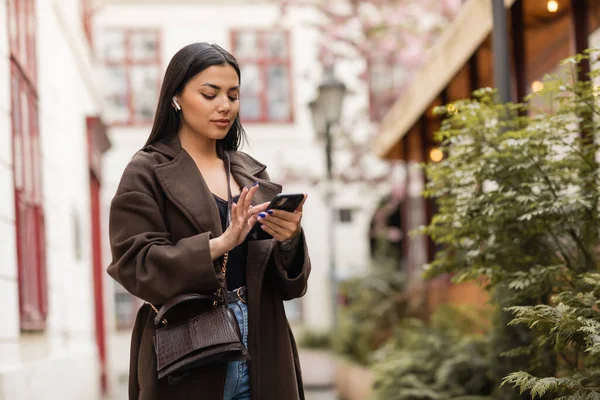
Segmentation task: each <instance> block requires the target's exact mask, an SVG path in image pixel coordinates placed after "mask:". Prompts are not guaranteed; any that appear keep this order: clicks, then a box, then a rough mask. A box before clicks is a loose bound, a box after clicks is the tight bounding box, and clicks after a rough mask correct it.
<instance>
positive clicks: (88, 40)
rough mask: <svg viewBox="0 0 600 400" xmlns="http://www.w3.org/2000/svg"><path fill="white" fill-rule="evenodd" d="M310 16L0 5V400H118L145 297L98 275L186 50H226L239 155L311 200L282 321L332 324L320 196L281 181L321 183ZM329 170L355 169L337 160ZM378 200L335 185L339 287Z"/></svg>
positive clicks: (360, 87)
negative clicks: (238, 119) (110, 231)
mask: <svg viewBox="0 0 600 400" xmlns="http://www.w3.org/2000/svg"><path fill="white" fill-rule="evenodd" d="M92 17H93V18H92ZM314 17H315V16H314V14H313V13H312V12H311V11H310V10H307V9H302V10H301V9H294V10H292V12H291V13H290V14H289V17H288V18H286V19H285V20H283V21H281V20H280V15H279V8H278V6H277V3H273V2H266V1H265V2H250V1H244V0H237V1H233V0H231V1H226V2H221V3H218V4H217V3H216V2H215V3H212V2H208V1H206V2H202V1H192V0H179V1H169V2H163V1H158V0H146V1H142V0H137V1H136V0H129V1H127V0H7V1H0V195H1V196H0V199H1V200H0V304H2V310H3V314H2V315H3V318H2V323H1V324H0V400H4V399H10V400H13V399H17V400H21V399H40V398H45V399H54V398H67V399H95V398H100V397H102V393H103V392H106V393H107V394H108V395H109V396H110V397H111V398H121V397H123V395H122V393H121V392H120V391H119V388H123V387H124V386H126V384H127V368H128V362H129V360H128V358H129V339H130V332H131V325H132V322H133V318H134V317H135V313H136V311H137V307H138V306H139V304H140V301H139V300H137V299H133V298H132V297H131V296H130V295H129V294H127V293H126V292H125V291H124V290H123V289H122V288H120V287H119V286H118V285H116V284H115V283H114V282H113V281H112V280H111V278H110V277H108V275H107V274H106V272H105V269H106V266H107V264H108V262H109V261H110V250H109V248H108V235H107V220H106V217H107V215H108V207H109V204H110V200H111V199H112V197H113V194H114V192H115V190H116V187H117V184H118V182H119V179H120V176H121V173H122V171H123V168H124V167H125V165H126V164H127V162H128V161H129V159H130V158H131V157H132V155H133V154H134V153H135V151H137V150H138V149H139V148H140V147H141V146H142V145H143V143H144V142H145V140H146V138H147V137H148V135H149V131H150V125H151V121H152V117H153V113H154V110H155V104H156V99H157V94H158V89H159V87H160V83H161V79H162V76H163V74H164V71H165V69H166V66H167V63H168V62H169V60H170V58H171V57H172V56H173V54H174V53H175V52H176V51H177V50H179V49H180V48H181V47H183V46H185V45H187V44H189V43H192V42H196V41H207V42H212V43H217V44H219V45H221V46H223V47H224V48H226V49H229V50H230V51H232V53H233V54H234V55H235V56H236V57H237V58H238V60H239V61H240V63H241V65H242V67H243V71H242V74H243V75H242V78H243V89H242V114H243V122H244V127H245V129H246V131H247V133H248V136H249V141H250V146H246V147H245V148H244V149H243V150H244V151H246V152H249V153H250V154H252V155H254V156H255V157H256V158H258V159H259V160H261V161H263V162H264V163H266V164H267V165H268V167H269V172H270V174H271V177H272V179H274V180H276V181H280V182H282V181H283V182H282V183H284V185H285V186H284V191H285V192H308V193H309V195H310V198H309V201H308V202H307V204H306V206H305V216H304V221H303V226H304V227H305V230H306V231H307V238H308V241H309V243H308V244H309V248H310V251H311V257H312V261H313V272H312V275H311V279H310V281H309V291H308V293H307V295H306V296H305V297H304V298H303V299H301V300H298V301H294V302H290V303H289V304H288V317H289V319H290V321H291V322H292V324H293V325H294V326H295V327H296V328H299V329H300V328H303V327H308V328H311V329H318V330H325V329H328V328H329V327H330V325H331V321H332V296H331V290H330V289H331V276H330V268H329V258H328V257H329V250H330V248H331V246H332V245H331V243H330V242H329V237H328V234H327V227H328V226H329V224H330V221H331V215H330V214H329V212H328V208H327V204H326V202H325V199H324V190H323V186H322V185H319V186H314V187H313V186H311V184H310V183H309V180H307V181H295V182H293V181H290V180H289V179H286V176H289V175H288V174H287V173H286V170H288V169H290V168H291V169H294V170H295V171H296V173H300V174H301V175H305V176H307V177H309V176H320V177H324V175H325V154H324V149H323V145H322V143H318V142H317V141H316V140H315V134H314V131H313V126H312V122H311V117H310V114H309V112H308V107H307V105H308V103H309V102H310V101H311V100H312V99H313V98H314V97H315V94H316V88H317V86H318V84H319V82H320V79H321V72H322V71H321V70H320V67H319V63H318V57H317V46H316V43H317V40H318V36H317V35H318V33H317V32H316V31H315V30H312V29H311V28H309V27H308V25H307V24H306V22H307V21H309V20H311V19H313V18H314ZM278 22H280V24H279V25H277V23H278ZM276 25H277V28H275V26H276ZM4 27H6V28H4ZM92 27H93V29H92ZM362 67H363V66H361V65H354V64H352V63H346V64H343V65H339V68H338V69H337V71H336V72H337V74H338V76H339V78H341V79H342V80H343V81H344V82H345V83H346V85H348V86H349V87H350V88H351V89H352V91H353V92H354V93H355V94H354V95H353V96H351V97H349V98H348V99H347V102H346V106H345V109H344V115H355V114H356V113H358V112H359V111H358V110H360V109H363V108H366V107H367V106H368V88H367V87H366V85H365V84H364V83H363V82H361V81H359V80H358V79H357V75H358V74H357V73H356V71H357V70H358V69H360V68H362ZM105 126H106V127H107V133H108V136H107V134H106V130H105V129H104V127H105ZM365 129H368V123H367V124H366V125H365V126H364V127H357V130H365ZM109 139H110V140H109ZM109 147H110V150H109V151H108V153H106V154H105V155H104V157H102V153H103V152H105V151H106V150H108V149H109ZM335 161H336V163H337V165H338V166H339V165H346V164H347V163H349V162H350V161H349V159H348V157H346V156H345V155H344V154H343V153H341V152H340V153H339V154H337V155H336V159H335ZM379 197H380V194H379V193H375V192H372V191H369V190H365V189H364V188H363V187H360V186H351V185H348V186H340V187H338V188H337V196H336V198H335V202H334V203H335V208H336V213H335V215H336V220H337V223H336V226H337V228H336V231H335V235H334V237H335V242H334V243H335V250H336V251H335V259H336V266H337V277H338V278H343V277H347V276H352V275H357V274H361V273H363V272H364V271H365V270H366V268H367V265H368V261H369V244H368V240H367V235H368V229H369V223H370V218H371V215H372V213H373V209H374V207H375V203H376V202H377V200H378V199H379ZM123 398H124V397H123Z"/></svg>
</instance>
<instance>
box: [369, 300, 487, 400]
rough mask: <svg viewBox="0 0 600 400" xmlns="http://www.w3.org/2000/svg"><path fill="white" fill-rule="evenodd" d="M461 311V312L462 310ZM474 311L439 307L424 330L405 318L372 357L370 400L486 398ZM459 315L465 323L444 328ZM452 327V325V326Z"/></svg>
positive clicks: (482, 343) (483, 352) (482, 345)
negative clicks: (373, 382)
mask: <svg viewBox="0 0 600 400" xmlns="http://www.w3.org/2000/svg"><path fill="white" fill-rule="evenodd" d="M463 309H464V308H463ZM477 315H478V312H474V311H473V312H471V314H470V315H468V314H466V312H464V311H462V312H461V310H460V309H457V308H453V307H444V308H443V309H440V310H439V311H438V312H436V313H435V314H434V316H433V318H432V322H431V324H430V325H429V326H427V325H426V324H425V323H423V322H422V321H419V320H415V319H407V320H405V321H404V323H403V324H402V325H401V326H400V327H398V329H397V330H396V335H395V336H394V338H393V339H392V340H391V341H390V342H388V343H387V344H386V345H385V346H384V347H382V348H381V349H379V350H378V351H377V353H376V355H375V362H374V363H373V366H372V369H373V371H374V373H375V398H377V399H380V400H446V399H454V398H457V397H459V396H481V397H479V398H489V397H485V395H489V394H491V393H492V391H493V384H492V380H491V377H490V365H489V354H488V353H489V347H488V339H487V337H486V336H484V335H478V334H476V333H474V332H475V331H477V330H479V326H478V325H479V324H478V323H477V321H476V319H477ZM453 316H454V317H455V316H461V319H460V320H461V321H466V322H468V324H467V326H468V327H470V329H469V328H466V327H465V326H464V325H461V324H454V325H451V324H448V323H447V321H448V320H450V319H451V318H452V317H453ZM456 322H458V321H456Z"/></svg>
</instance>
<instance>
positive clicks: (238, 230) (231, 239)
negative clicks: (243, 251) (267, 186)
mask: <svg viewBox="0 0 600 400" xmlns="http://www.w3.org/2000/svg"><path fill="white" fill-rule="evenodd" d="M258 186H259V185H258V182H256V183H255V184H254V186H252V187H251V188H250V189H248V187H245V188H244V189H243V190H242V193H241V194H240V198H239V199H238V202H237V204H236V203H233V204H232V206H231V223H230V224H229V227H228V228H227V229H226V230H225V232H223V235H221V240H222V241H223V245H224V247H225V251H230V250H233V248H235V247H237V246H239V245H240V244H242V243H243V242H244V240H246V236H248V234H249V233H250V231H251V230H252V227H253V226H254V225H255V224H256V221H257V219H256V216H254V215H252V214H250V206H251V205H252V199H253V198H254V195H255V194H256V192H257V191H258Z"/></svg>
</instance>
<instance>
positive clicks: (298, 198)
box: [267, 193, 304, 212]
mask: <svg viewBox="0 0 600 400" xmlns="http://www.w3.org/2000/svg"><path fill="white" fill-rule="evenodd" d="M302 200H304V194H302V193H280V194H278V195H277V196H275V197H273V200H271V203H270V204H269V207H268V208H267V210H284V211H289V212H294V211H296V208H298V206H299V205H300V203H302Z"/></svg>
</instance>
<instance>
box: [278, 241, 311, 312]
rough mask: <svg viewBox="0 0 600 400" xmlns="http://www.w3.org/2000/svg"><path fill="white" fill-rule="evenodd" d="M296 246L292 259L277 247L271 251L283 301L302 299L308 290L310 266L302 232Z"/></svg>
mask: <svg viewBox="0 0 600 400" xmlns="http://www.w3.org/2000/svg"><path fill="white" fill-rule="evenodd" d="M297 246H298V248H297V249H296V251H295V252H294V257H293V258H288V257H286V256H285V254H284V252H283V251H282V249H281V247H280V246H279V245H276V246H275V249H274V250H273V263H274V265H275V270H276V272H277V276H278V277H279V282H280V286H281V293H282V296H283V299H284V300H291V299H295V298H297V297H302V296H304V294H305V293H306V290H307V288H308V276H309V275H310V268H311V266H310V258H309V256H308V247H307V246H306V240H305V237H304V230H302V233H301V237H300V240H299V241H298V244H297Z"/></svg>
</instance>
